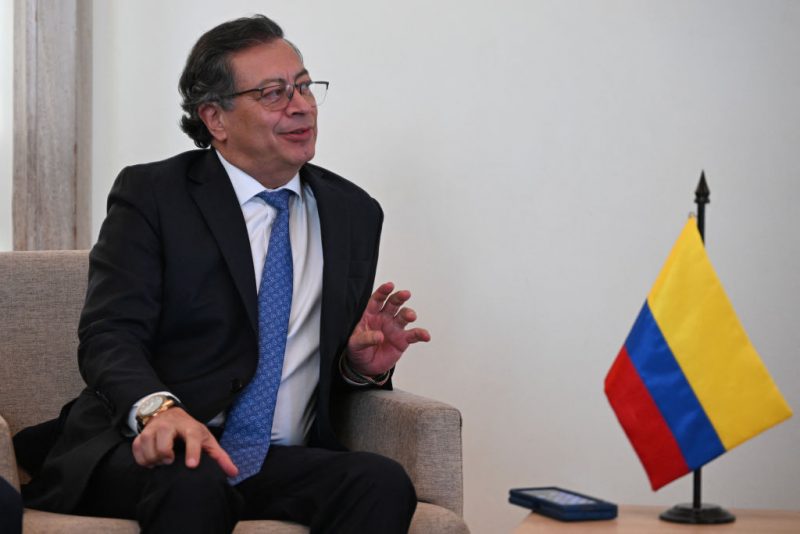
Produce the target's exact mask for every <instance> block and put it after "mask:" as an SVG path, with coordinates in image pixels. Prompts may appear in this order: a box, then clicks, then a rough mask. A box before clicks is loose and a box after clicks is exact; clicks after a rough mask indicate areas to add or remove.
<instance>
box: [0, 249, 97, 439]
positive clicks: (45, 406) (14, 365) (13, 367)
mask: <svg viewBox="0 0 800 534" xmlns="http://www.w3.org/2000/svg"><path fill="white" fill-rule="evenodd" d="M88 258H89V254H88V251H85V250H78V251H42V252H0V310H2V316H1V317H0V415H2V416H3V417H4V418H5V420H6V421H7V422H8V424H9V426H10V427H11V432H12V433H15V432H17V431H18V430H20V429H22V428H24V427H26V426H29V425H32V424H35V423H40V422H42V421H46V420H48V419H52V418H54V417H57V416H58V412H59V410H60V409H61V406H62V405H63V404H64V403H65V402H67V401H69V400H70V399H72V398H74V397H76V396H77V395H78V393H80V391H81V389H83V387H84V383H83V380H82V379H81V377H80V374H79V373H78V360H77V348H78V318H79V316H80V312H81V308H82V307H83V301H84V298H85V295H86V283H87V272H88V268H89V262H88Z"/></svg>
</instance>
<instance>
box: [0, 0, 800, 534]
mask: <svg viewBox="0 0 800 534" xmlns="http://www.w3.org/2000/svg"><path fill="white" fill-rule="evenodd" d="M94 5H95V45H94V46H95V50H94V52H95V54H94V62H95V63H94V76H95V87H94V95H95V96H94V132H95V138H94V146H93V153H94V162H93V163H94V193H93V204H94V213H93V218H94V229H95V232H96V231H97V229H98V228H99V225H100V222H101V221H102V217H103V212H104V202H105V196H106V194H107V192H108V190H109V188H110V186H111V183H112V181H113V179H114V177H115V175H116V173H117V172H118V171H119V170H120V168H121V167H122V166H123V165H126V164H131V163H137V162H143V161H152V160H156V159H161V158H164V157H168V156H170V155H172V154H174V153H176V152H178V151H182V150H185V149H189V148H191V144H190V142H189V141H188V139H187V138H185V137H184V136H183V134H182V133H181V132H180V131H179V129H178V127H177V121H178V118H179V108H178V96H177V90H176V86H177V79H178V76H179V73H180V70H181V68H182V66H183V62H184V60H185V58H186V55H187V53H188V51H189V48H190V47H191V45H192V44H193V42H194V41H195V40H196V38H197V37H198V36H199V35H200V34H201V33H202V32H203V31H205V30H207V29H209V28H210V27H212V26H214V25H215V24H217V23H219V22H221V21H223V20H227V19H230V18H234V17H237V16H241V15H246V14H250V13H253V12H258V11H261V10H267V11H266V14H268V15H270V16H272V17H273V18H275V19H276V20H277V21H278V22H279V23H281V24H282V25H283V26H284V29H285V30H286V32H287V35H288V37H289V38H290V39H291V40H293V41H294V42H295V43H297V44H298V45H299V46H300V48H301V49H302V50H303V52H304V54H305V57H306V59H307V63H308V66H309V67H310V70H311V72H312V74H313V75H314V76H316V77H317V78H318V79H329V80H331V82H332V85H331V92H330V94H329V98H328V101H327V102H326V103H325V105H324V107H323V108H322V109H321V135H320V140H319V146H318V157H317V159H316V162H317V163H318V164H321V165H324V166H327V167H329V168H331V169H333V170H335V171H338V172H340V173H341V174H343V175H345V176H347V177H349V178H351V179H352V180H354V181H356V182H358V183H360V184H362V185H363V186H364V187H365V188H366V189H367V190H369V191H370V192H371V193H372V194H373V196H375V197H376V198H378V199H379V200H380V201H381V203H382V205H383V206H384V209H385V211H386V225H385V229H384V239H383V247H382V249H383V252H382V259H381V265H380V273H379V278H380V279H381V280H383V279H394V280H396V281H397V282H398V283H399V284H400V285H402V286H403V287H408V288H410V289H412V290H413V291H414V293H415V298H414V299H413V300H414V306H415V307H416V309H417V310H418V312H419V316H420V324H421V325H424V326H427V327H429V328H430V330H431V331H432V334H433V342H432V343H430V344H429V345H428V346H425V347H415V348H414V349H413V350H411V351H410V352H409V354H408V355H407V357H406V358H405V360H404V362H402V364H401V366H400V368H399V370H398V372H397V375H396V376H397V379H396V382H397V385H398V386H399V387H401V388H404V389H408V390H412V391H414V392H418V393H421V394H424V395H428V396H431V397H435V398H438V399H441V400H444V401H447V402H450V403H452V404H454V405H456V406H458V407H459V408H460V409H461V410H462V412H463V416H464V434H463V435H464V455H465V456H464V457H465V466H464V469H465V471H464V472H465V488H466V517H467V520H468V522H469V523H470V525H471V526H472V528H473V531H474V532H476V533H484V532H486V533H490V532H502V531H508V530H509V529H510V528H511V527H512V526H513V525H515V524H517V523H518V522H519V521H521V520H522V518H523V517H524V516H525V515H526V514H525V511H524V510H522V509H520V508H516V507H513V506H511V505H509V504H507V503H506V496H507V491H508V489H509V488H512V487H518V486H523V485H544V484H558V485H563V486H566V487H570V488H574V489H576V490H579V491H581V490H582V491H584V492H587V493H590V494H596V495H598V496H601V497H604V498H607V499H610V500H613V501H618V502H624V503H656V504H660V505H663V506H669V505H672V504H674V503H676V502H678V501H687V500H689V499H690V498H691V480H690V477H687V478H686V479H685V480H681V481H679V482H676V483H674V484H672V485H670V486H668V487H667V488H665V489H664V490H662V491H660V492H658V493H655V494H653V493H652V492H651V491H650V489H649V485H648V483H647V480H646V478H645V475H644V473H643V471H642V469H641V467H640V465H639V463H638V460H637V459H636V457H635V455H634V453H633V450H632V448H631V447H630V445H629V444H628V442H627V441H626V438H625V436H624V434H623V432H622V430H621V429H620V427H619V425H618V423H617V421H616V419H615V418H614V415H613V413H612V412H611V410H610V408H609V406H608V403H607V402H606V400H605V397H604V395H603V393H602V389H603V378H604V376H605V373H606V371H607V369H608V367H609V366H610V365H611V362H612V361H613V359H614V357H615V356H616V354H617V351H618V349H619V348H620V346H621V344H622V342H623V340H624V339H625V336H626V335H627V333H628V330H629V328H630V326H631V325H632V323H633V320H634V318H635V316H636V314H637V312H638V311H639V308H640V306H641V304H642V302H643V300H644V298H645V295H646V294H647V292H648V290H649V288H650V285H651V284H652V282H653V281H654V280H655V277H656V274H657V273H658V270H659V269H660V267H661V264H662V262H663V261H664V259H665V258H666V255H667V253H668V251H669V249H670V247H671V246H672V243H673V241H674V239H675V238H676V237H677V235H678V233H679V231H680V229H681V227H682V225H683V223H684V220H685V217H686V215H687V213H688V212H689V211H691V210H692V209H693V204H692V201H693V192H694V188H695V185H696V184H697V179H698V177H699V174H700V171H701V169H705V171H706V175H707V177H708V181H709V185H710V188H711V204H710V206H709V208H708V222H707V240H708V248H709V252H710V254H711V258H712V261H713V262H714V264H715V265H716V267H717V270H718V272H719V275H720V277H721V278H722V280H723V282H724V283H725V285H726V287H727V289H728V292H729V296H730V297H731V299H732V301H733V303H734V305H735V306H736V308H737V310H738V312H739V315H740V317H741V319H742V321H743V323H744V325H745V327H746V328H747V329H748V331H749V334H750V336H751V338H752V340H753V342H754V344H755V345H756V347H757V348H758V349H759V350H760V352H761V355H762V357H763V359H764V361H765V362H766V364H767V365H768V367H769V368H770V369H771V371H772V373H773V375H774V377H775V379H776V381H777V383H778V385H779V387H780V388H781V389H782V391H783V393H784V395H785V396H786V397H787V399H788V401H789V403H790V404H791V405H793V406H794V407H795V409H800V388H798V386H797V384H798V383H800V364H798V356H799V355H798V354H797V349H798V347H800V329H798V328H797V326H796V323H797V319H796V318H797V307H796V302H797V298H798V295H799V294H800V282H799V281H798V276H797V273H798V272H800V240H798V237H797V229H798V227H800V215H798V210H797V209H796V203H797V201H798V199H800V180H799V179H798V169H800V150H798V147H800V105H798V95H799V94H800V62H798V61H797V58H798V57H800V32H798V31H797V28H798V27H800V3H797V2H792V1H790V0H786V1H779V0H773V1H770V2H758V1H755V0H752V1H744V0H735V1H732V0H715V1H701V2H698V1H691V0H672V1H669V2H667V1H659V2H657V1H644V2H643V1H637V0H625V1H623V0H617V1H610V0H607V1H604V2H597V1H589V0H585V1H578V0H570V1H565V0H537V1H528V0H520V1H512V0H497V1H495V2H492V3H488V2H477V1H456V0H451V1H440V2H428V1H422V0H407V1H405V2H402V3H400V2H392V3H389V2H375V1H370V0H349V1H339V2H323V1H307V2H288V1H284V2H269V3H264V2H257V1H252V0H229V1H227V2H225V3H222V2H214V3H212V2H206V3H203V4H198V3H197V2H194V1H188V0H172V1H170V2H161V1H154V0H147V1H145V0H138V1H135V2H134V1H117V2H95V4H94ZM201 6H202V7H201ZM490 6H491V7H490ZM1 213H2V210H0V214H1ZM798 443H800V424H799V423H798V420H797V419H794V420H790V421H789V422H788V423H785V424H783V425H781V426H779V427H777V428H776V429H774V430H772V431H770V432H767V433H766V434H764V435H763V436H761V437H759V438H757V439H755V440H753V441H751V442H749V443H747V444H745V445H743V446H742V447H740V448H739V449H736V450H734V451H732V452H731V453H729V454H727V455H725V456H724V457H722V458H721V459H719V460H717V461H715V462H714V463H713V464H711V465H710V466H709V467H708V468H706V469H705V470H704V473H705V483H704V488H705V493H704V495H705V497H706V498H707V500H709V501H712V502H719V503H721V504H723V505H725V506H729V507H773V508H799V507H800V461H798V455H797V452H796V447H797V444H798Z"/></svg>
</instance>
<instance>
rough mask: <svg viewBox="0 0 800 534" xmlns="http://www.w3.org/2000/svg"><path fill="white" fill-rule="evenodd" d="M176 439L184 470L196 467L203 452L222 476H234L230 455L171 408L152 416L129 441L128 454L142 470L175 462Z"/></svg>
mask: <svg viewBox="0 0 800 534" xmlns="http://www.w3.org/2000/svg"><path fill="white" fill-rule="evenodd" d="M176 438H179V439H181V440H182V441H183V442H184V445H185V450H186V452H185V463H186V467H189V468H195V467H197V466H198V465H199V464H200V456H201V454H203V453H204V452H205V453H206V454H208V455H209V456H210V457H211V458H213V459H214V460H215V461H216V462H217V463H218V464H219V465H220V467H221V468H222V470H223V471H224V472H225V474H226V475H228V476H235V475H236V474H238V469H237V468H236V466H235V465H234V463H233V461H232V460H231V458H230V456H228V453H226V452H225V451H224V450H223V449H222V447H220V445H219V443H218V442H217V440H216V438H214V436H213V434H211V432H210V431H209V430H208V428H207V427H206V426H205V425H203V424H202V423H200V422H199V421H197V420H196V419H194V418H193V417H192V416H190V415H189V414H187V413H186V412H185V411H183V410H182V409H181V408H172V409H170V410H167V411H166V412H164V413H162V414H159V415H158V417H154V418H153V419H151V420H150V421H149V422H148V423H147V425H146V426H145V427H144V429H143V430H142V432H141V434H139V435H138V436H137V437H136V439H134V440H133V444H132V445H131V451H132V452H133V457H134V459H135V460H136V463H137V464H139V465H141V466H143V467H155V466H158V465H169V464H172V463H173V462H174V461H175V439H176Z"/></svg>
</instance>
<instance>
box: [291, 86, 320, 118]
mask: <svg viewBox="0 0 800 534" xmlns="http://www.w3.org/2000/svg"><path fill="white" fill-rule="evenodd" d="M313 108H314V106H313V105H312V104H311V103H310V102H309V101H308V100H307V99H306V97H304V96H303V95H301V94H300V91H298V90H297V88H296V87H295V88H294V91H293V92H292V98H291V99H290V100H289V105H287V106H286V113H287V114H289V115H294V114H296V113H310V112H311V110H312V109H313Z"/></svg>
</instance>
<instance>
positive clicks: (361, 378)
mask: <svg viewBox="0 0 800 534" xmlns="http://www.w3.org/2000/svg"><path fill="white" fill-rule="evenodd" d="M339 373H340V374H341V375H342V378H343V379H344V381H345V382H347V383H348V384H350V385H351V386H382V385H384V384H385V383H386V382H388V381H389V378H390V377H391V376H392V371H391V370H389V371H386V372H385V373H382V374H379V375H377V376H368V375H362V374H361V373H359V372H358V371H355V370H353V368H352V367H350V363H349V362H348V361H347V352H343V353H342V355H341V356H340V357H339Z"/></svg>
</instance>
